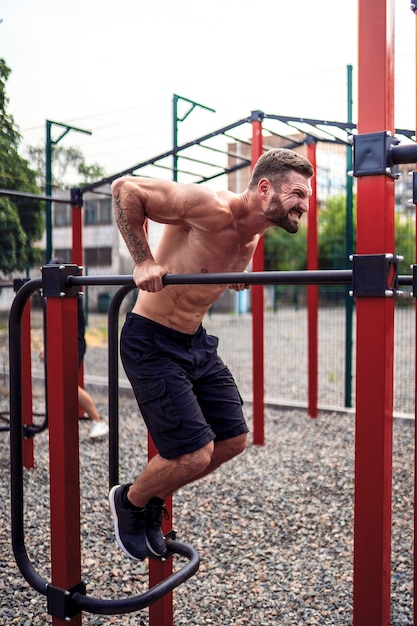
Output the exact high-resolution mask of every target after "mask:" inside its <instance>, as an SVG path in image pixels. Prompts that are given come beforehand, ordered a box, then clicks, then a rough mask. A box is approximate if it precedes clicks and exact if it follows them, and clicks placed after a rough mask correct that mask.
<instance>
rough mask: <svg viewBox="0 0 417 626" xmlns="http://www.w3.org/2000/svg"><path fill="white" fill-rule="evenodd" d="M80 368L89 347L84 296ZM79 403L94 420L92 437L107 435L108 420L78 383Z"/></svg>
mask: <svg viewBox="0 0 417 626" xmlns="http://www.w3.org/2000/svg"><path fill="white" fill-rule="evenodd" d="M61 263H65V261H64V260H63V259H60V258H58V257H56V258H53V259H51V260H50V262H49V264H50V265H59V264H61ZM77 304H78V369H80V367H81V365H82V362H83V360H84V355H85V351H86V349H87V343H86V340H85V316H84V311H83V300H82V296H79V297H78V301H77ZM39 358H40V360H41V361H43V360H44V350H43V349H42V350H40V352H39ZM78 404H79V405H80V407H81V408H82V410H83V411H84V412H85V413H86V414H87V417H88V418H89V419H90V420H91V421H92V422H93V425H92V427H91V430H90V435H89V437H90V439H98V438H99V437H105V436H106V435H107V434H108V432H109V427H108V425H107V424H106V422H105V421H104V420H103V419H101V417H100V414H99V412H98V410H97V407H96V405H95V404H94V400H93V398H92V397H91V396H90V394H89V393H88V392H87V391H86V390H85V389H84V388H83V387H81V386H80V385H78Z"/></svg>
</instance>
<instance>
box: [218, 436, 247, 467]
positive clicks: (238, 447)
mask: <svg viewBox="0 0 417 626" xmlns="http://www.w3.org/2000/svg"><path fill="white" fill-rule="evenodd" d="M220 444H221V447H222V448H223V450H222V453H223V455H224V460H225V461H227V460H229V459H233V457H235V456H237V455H238V454H241V453H242V452H244V451H245V450H246V448H247V445H248V435H247V433H243V434H242V435H238V436H237V437H232V438H231V439H225V440H224V441H220V442H219V444H217V445H220Z"/></svg>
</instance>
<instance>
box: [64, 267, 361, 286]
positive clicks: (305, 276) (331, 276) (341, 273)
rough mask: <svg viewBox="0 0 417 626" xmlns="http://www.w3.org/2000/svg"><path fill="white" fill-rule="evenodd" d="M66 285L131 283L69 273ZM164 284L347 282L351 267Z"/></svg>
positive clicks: (172, 277) (175, 277) (170, 277)
mask: <svg viewBox="0 0 417 626" xmlns="http://www.w3.org/2000/svg"><path fill="white" fill-rule="evenodd" d="M67 282H68V285H70V286H73V285H74V286H75V285H131V286H134V283H133V278H132V276H131V275H122V276H68V279H67ZM162 282H163V284H164V285H206V284H212V285H216V284H217V285H224V284H236V283H245V284H246V285H280V284H285V285H348V284H351V282H352V270H300V271H294V272H271V271H269V272H228V273H220V274H166V275H165V276H164V277H163V279H162Z"/></svg>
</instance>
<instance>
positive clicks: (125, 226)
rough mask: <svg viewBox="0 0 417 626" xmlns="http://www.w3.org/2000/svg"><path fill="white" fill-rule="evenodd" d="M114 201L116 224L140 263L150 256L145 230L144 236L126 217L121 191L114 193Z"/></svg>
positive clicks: (131, 252) (134, 257) (133, 257)
mask: <svg viewBox="0 0 417 626" xmlns="http://www.w3.org/2000/svg"><path fill="white" fill-rule="evenodd" d="M113 201H114V203H113V206H114V217H115V220H116V224H117V226H118V228H119V230H120V233H121V235H122V237H123V239H124V240H125V242H126V245H127V247H128V250H129V252H130V254H131V256H132V259H133V261H134V262H135V263H137V264H140V263H142V262H143V261H145V260H146V259H149V258H150V253H149V246H148V244H147V241H146V235H145V232H144V231H142V232H143V236H141V235H140V233H138V232H137V228H134V227H132V225H131V223H130V220H129V219H128V218H127V217H126V214H125V212H124V210H123V208H122V205H121V202H120V194H119V192H117V193H115V194H114V196H113Z"/></svg>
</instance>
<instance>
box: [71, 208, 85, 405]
mask: <svg viewBox="0 0 417 626" xmlns="http://www.w3.org/2000/svg"><path fill="white" fill-rule="evenodd" d="M71 223H72V259H71V263H76V264H77V265H78V266H79V267H82V265H83V211H82V207H80V206H78V204H73V205H72V206H71ZM80 291H81V289H80ZM78 384H79V386H80V387H84V363H81V367H80V368H79V370H78ZM83 415H84V410H83V409H82V408H81V407H80V406H78V417H83Z"/></svg>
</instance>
